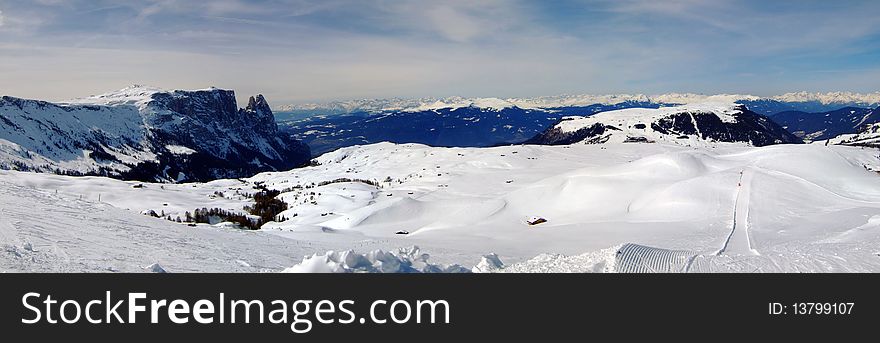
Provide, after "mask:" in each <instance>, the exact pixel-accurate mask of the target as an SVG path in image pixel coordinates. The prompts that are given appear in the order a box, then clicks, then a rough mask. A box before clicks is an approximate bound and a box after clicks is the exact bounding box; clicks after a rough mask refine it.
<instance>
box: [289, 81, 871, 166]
mask: <svg viewBox="0 0 880 343" xmlns="http://www.w3.org/2000/svg"><path fill="white" fill-rule="evenodd" d="M712 102H715V103H738V104H742V105H744V106H745V107H746V108H748V110H749V111H751V112H754V113H757V114H762V115H765V116H771V117H772V118H773V119H774V120H777V117H776V116H775V115H776V114H777V113H784V115H782V116H780V117H778V121H779V122H780V123H781V124H783V126H787V127H789V131H791V132H793V133H796V135H797V136H798V137H799V138H801V139H806V140H813V139H826V138H829V137H833V136H835V135H837V134H844V133H854V132H856V128H855V127H854V126H853V125H848V124H852V123H855V122H858V120H855V121H853V120H852V119H853V118H851V117H852V116H857V115H859V114H864V113H865V111H868V110H866V108H874V107H877V106H880V93H868V94H858V93H848V92H833V93H806V92H799V93H788V94H783V95H779V96H773V97H763V98H762V97H758V96H753V95H738V94H720V95H700V94H678V93H673V94H663V95H654V96H646V95H641V94H639V95H629V94H616V95H561V96H549V97H536V98H510V99H498V98H462V97H450V98H440V99H437V98H422V99H372V100H352V101H335V102H330V103H326V104H310V105H298V106H282V107H281V108H280V109H281V111H283V112H281V113H279V117H278V118H279V126H280V128H281V130H282V131H284V132H286V133H289V134H291V135H292V137H294V138H296V139H299V140H302V141H304V142H306V143H307V144H309V146H311V147H312V151H313V153H315V154H316V155H318V154H321V153H324V152H327V151H332V150H335V149H338V148H340V147H346V146H351V145H358V144H370V143H377V142H382V141H390V142H394V143H423V144H428V145H434V146H461V147H480V146H492V145H498V144H508V143H515V142H522V141H524V140H527V139H529V138H531V137H534V136H535V135H537V134H539V133H541V132H543V131H544V130H545V129H547V128H548V127H550V126H551V125H553V124H555V123H556V122H558V121H559V120H560V119H561V118H562V117H564V116H589V115H592V114H594V113H598V112H604V111H609V110H617V109H625V108H658V107H668V106H677V105H683V104H694V103H712ZM843 107H853V108H854V111H855V112H853V113H854V114H851V115H849V116H845V118H842V119H840V120H837V121H834V122H833V123H827V124H826V123H824V122H823V121H822V120H821V119H817V118H819V116H824V114H827V113H831V112H834V111H836V110H839V109H841V108H843ZM847 111H848V110H847ZM816 113H818V114H817V115H813V114H816ZM870 120H874V119H869V121H870ZM820 122H821V123H820ZM798 123H802V124H803V125H800V124H798ZM811 123H816V125H813V124H811ZM847 123H848V124H847ZM845 124H846V125H845ZM822 125H830V126H831V127H825V126H822ZM801 126H804V127H801ZM822 130H825V131H824V132H825V134H824V135H823V134H822V132H820V131H822ZM802 131H803V132H802Z"/></svg>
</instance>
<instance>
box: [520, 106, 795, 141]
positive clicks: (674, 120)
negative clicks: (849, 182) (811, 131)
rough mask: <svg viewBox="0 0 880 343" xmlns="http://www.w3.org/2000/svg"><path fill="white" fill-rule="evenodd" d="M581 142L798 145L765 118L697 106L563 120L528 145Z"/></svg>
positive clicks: (726, 108)
mask: <svg viewBox="0 0 880 343" xmlns="http://www.w3.org/2000/svg"><path fill="white" fill-rule="evenodd" d="M579 142H584V143H588V144H602V143H609V142H611V143H654V142H664V143H672V144H680V145H685V146H695V145H696V146H700V145H706V144H711V143H715V142H727V143H745V144H748V145H752V146H764V145H771V144H784V143H802V141H801V140H800V139H799V138H797V137H794V136H793V135H791V134H790V133H788V132H787V131H785V129H783V128H782V127H780V126H779V125H778V124H776V123H774V122H773V121H772V120H770V119H769V118H767V117H766V116H763V115H760V114H757V113H754V112H752V111H749V110H748V109H747V108H746V107H745V106H744V105H738V104H733V103H699V104H691V105H683V106H675V107H662V108H659V109H644V108H632V109H623V110H616V111H608V112H601V113H598V114H595V115H592V116H589V117H581V116H570V117H564V118H562V120H561V121H560V122H559V123H557V124H556V125H554V126H551V127H550V128H548V129H547V130H545V131H544V132H542V133H541V134H539V135H537V136H535V137H533V138H532V139H529V140H528V141H526V143H527V144H543V145H562V144H573V143H579Z"/></svg>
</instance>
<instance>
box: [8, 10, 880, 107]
mask: <svg viewBox="0 0 880 343" xmlns="http://www.w3.org/2000/svg"><path fill="white" fill-rule="evenodd" d="M878 12H880V3H877V2H876V1H851V2H846V3H838V4H831V3H828V2H824V1H811V0H805V1H798V2H764V1H758V0H733V1H725V2H720V1H701V0H670V1H649V0H615V1H611V0H559V1H550V2H547V1H529V0H509V1H502V0H472V1H465V0H449V1H417V0H394V1H392V0H323V1H319V0H252V1H247V0H217V1H184V0H128V1H123V0H69V1H58V0H38V1H33V2H8V3H4V4H3V12H2V13H0V18H2V15H6V19H5V21H3V26H2V27H0V30H2V32H3V35H2V36H0V44H5V45H2V46H0V50H2V51H0V52H2V53H0V74H2V75H4V77H3V78H0V91H2V93H9V94H17V95H21V96H31V97H41V98H50V99H63V98H70V97H74V96H78V95H83V94H80V93H82V92H84V91H87V90H88V91H90V92H91V91H94V92H101V91H106V90H108V89H112V88H117V87H122V86H124V85H126V84H129V83H153V84H156V85H158V86H163V87H171V88H174V87H205V86H209V85H214V86H219V87H228V88H235V89H237V90H239V93H241V94H246V93H255V92H263V93H266V94H270V95H272V99H277V100H274V101H276V102H278V101H280V102H288V101H291V102H300V101H312V100H326V99H331V98H352V97H389V96H444V95H465V96H527V95H542V94H544V95H547V94H554V93H577V92H596V93H607V92H617V91H620V92H644V93H659V92H667V91H695V92H707V93H711V92H736V93H780V92H786V91H791V90H800V89H805V90H825V89H828V88H835V89H840V90H855V91H875V90H876V87H877V86H876V83H875V82H873V81H872V80H871V79H870V78H866V77H863V76H862V75H863V74H875V73H871V72H868V71H870V70H876V69H878V68H880V17H877V16H876V15H875V14H876V13H878ZM13 13H14V14H13ZM832 90H833V89H832Z"/></svg>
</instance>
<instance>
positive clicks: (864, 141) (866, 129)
mask: <svg viewBox="0 0 880 343" xmlns="http://www.w3.org/2000/svg"><path fill="white" fill-rule="evenodd" d="M823 143H824V144H835V145H849V146H861V147H870V148H880V123H872V124H865V125H863V126H862V129H861V130H860V131H859V132H858V133H854V134H843V135H840V136H837V137H834V138H831V139H828V140H826V141H824V142H823ZM877 171H880V168H878V169H877Z"/></svg>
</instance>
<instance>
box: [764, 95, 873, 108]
mask: <svg viewBox="0 0 880 343" xmlns="http://www.w3.org/2000/svg"><path fill="white" fill-rule="evenodd" d="M771 99H773V100H778V101H783V102H808V101H816V102H819V103H822V104H837V103H839V104H849V103H851V104H861V105H864V106H868V107H875V106H877V105H878V104H880V92H874V93H852V92H828V93H809V92H794V93H785V94H782V95H777V96H774V97H771Z"/></svg>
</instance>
